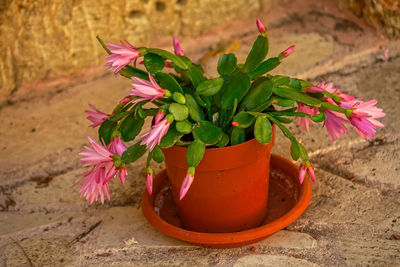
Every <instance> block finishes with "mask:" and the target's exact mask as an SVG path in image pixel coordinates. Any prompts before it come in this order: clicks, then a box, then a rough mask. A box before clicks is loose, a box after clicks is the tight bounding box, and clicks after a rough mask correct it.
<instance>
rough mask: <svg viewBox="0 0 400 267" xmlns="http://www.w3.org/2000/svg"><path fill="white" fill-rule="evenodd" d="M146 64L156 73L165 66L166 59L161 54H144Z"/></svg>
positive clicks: (151, 71)
mask: <svg viewBox="0 0 400 267" xmlns="http://www.w3.org/2000/svg"><path fill="white" fill-rule="evenodd" d="M144 66H145V67H146V69H147V71H149V72H150V73H151V74H155V73H157V72H159V71H161V70H162V69H163V68H164V60H163V58H162V57H160V56H159V55H156V54H153V53H147V54H146V55H144Z"/></svg>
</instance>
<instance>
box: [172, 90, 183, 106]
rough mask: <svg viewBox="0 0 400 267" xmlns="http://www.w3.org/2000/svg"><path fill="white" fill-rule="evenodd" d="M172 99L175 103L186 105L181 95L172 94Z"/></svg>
mask: <svg viewBox="0 0 400 267" xmlns="http://www.w3.org/2000/svg"><path fill="white" fill-rule="evenodd" d="M172 99H173V100H174V101H175V102H176V103H179V104H183V105H184V104H186V99H185V97H184V96H183V95H182V94H181V93H178V92H174V94H173V95H172Z"/></svg>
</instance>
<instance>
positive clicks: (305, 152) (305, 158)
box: [297, 143, 308, 161]
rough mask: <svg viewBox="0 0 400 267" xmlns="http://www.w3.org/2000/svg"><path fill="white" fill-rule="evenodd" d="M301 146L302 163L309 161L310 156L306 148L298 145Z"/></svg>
mask: <svg viewBox="0 0 400 267" xmlns="http://www.w3.org/2000/svg"><path fill="white" fill-rule="evenodd" d="M297 144H298V146H299V150H300V158H301V160H302V161H308V154H307V150H306V149H305V148H304V146H303V145H302V144H300V143H297Z"/></svg>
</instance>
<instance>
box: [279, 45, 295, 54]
mask: <svg viewBox="0 0 400 267" xmlns="http://www.w3.org/2000/svg"><path fill="white" fill-rule="evenodd" d="M295 47H296V46H294V45H292V46H290V47H289V48H288V49H286V50H285V51H283V52H282V55H283V56H284V57H288V56H289V55H290V54H291V53H292V52H293V50H294V48H295Z"/></svg>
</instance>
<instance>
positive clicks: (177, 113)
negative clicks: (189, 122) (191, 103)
mask: <svg viewBox="0 0 400 267" xmlns="http://www.w3.org/2000/svg"><path fill="white" fill-rule="evenodd" d="M169 112H170V113H171V114H172V115H173V116H174V119H175V120H177V121H183V120H185V119H186V118H187V117H188V116H189V110H188V108H187V107H186V106H185V105H182V104H178V103H172V104H170V105H169Z"/></svg>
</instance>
